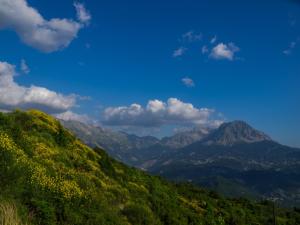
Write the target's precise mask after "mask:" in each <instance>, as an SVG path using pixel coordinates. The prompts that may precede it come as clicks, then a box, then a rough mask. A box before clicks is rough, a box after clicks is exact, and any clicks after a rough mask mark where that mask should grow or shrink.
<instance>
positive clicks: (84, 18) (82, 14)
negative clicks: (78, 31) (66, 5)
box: [74, 2, 92, 24]
mask: <svg viewBox="0 0 300 225" xmlns="http://www.w3.org/2000/svg"><path fill="white" fill-rule="evenodd" d="M74 7H75V8H76V12H77V19H78V20H79V21H80V22H81V23H83V24H89V22H90V20H91V19H92V16H91V14H90V13H89V12H88V11H87V10H86V8H85V6H84V5H83V4H82V3H79V2H74Z"/></svg>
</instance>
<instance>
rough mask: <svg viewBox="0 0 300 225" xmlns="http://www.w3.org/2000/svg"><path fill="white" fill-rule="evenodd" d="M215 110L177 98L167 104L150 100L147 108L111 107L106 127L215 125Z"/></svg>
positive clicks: (106, 114)
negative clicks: (195, 105) (196, 105)
mask: <svg viewBox="0 0 300 225" xmlns="http://www.w3.org/2000/svg"><path fill="white" fill-rule="evenodd" d="M213 114H214V110H213V109H207V108H196V107H194V106H193V105H192V104H190V103H185V102H182V101H180V100H179V99H177V98H169V99H168V101H167V102H162V101H160V100H150V101H149V102H148V104H147V106H146V107H142V106H141V105H139V104H136V103H135V104H132V105H130V106H120V107H109V108H106V109H105V110H104V115H103V116H104V120H103V123H104V124H105V125H110V126H124V127H128V126H129V127H130V126H132V127H145V128H149V127H161V126H164V125H205V126H210V125H211V124H215V121H214V120H212V119H211V117H212V116H213Z"/></svg>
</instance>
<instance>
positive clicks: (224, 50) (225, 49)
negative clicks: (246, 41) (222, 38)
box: [210, 43, 240, 61]
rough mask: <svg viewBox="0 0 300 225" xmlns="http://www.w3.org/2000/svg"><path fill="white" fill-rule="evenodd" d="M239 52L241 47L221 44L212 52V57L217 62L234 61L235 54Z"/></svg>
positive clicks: (232, 44)
mask: <svg viewBox="0 0 300 225" xmlns="http://www.w3.org/2000/svg"><path fill="white" fill-rule="evenodd" d="M239 51H240V49H239V47H237V46H236V45H235V44H234V43H229V44H224V43H219V44H218V45H216V46H215V47H214V48H213V49H212V50H211V53H210V57H211V58H213V59H216V60H221V59H226V60H230V61H232V60H234V59H235V54H236V53H237V52H239Z"/></svg>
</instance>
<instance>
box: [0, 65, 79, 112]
mask: <svg viewBox="0 0 300 225" xmlns="http://www.w3.org/2000/svg"><path fill="white" fill-rule="evenodd" d="M16 75H17V73H16V71H15V66H13V65H11V64H9V63H7V62H1V61H0V109H2V110H13V109H15V108H20V109H30V108H36V109H40V110H43V111H45V112H48V113H61V112H65V111H67V110H69V109H71V108H72V107H74V106H75V104H76V96H75V95H67V96H65V95H62V94H60V93H57V92H54V91H51V90H48V89H46V88H44V87H38V86H34V85H32V86H30V87H24V86H21V85H19V84H17V83H16V82H15V81H14V77H15V76H16Z"/></svg>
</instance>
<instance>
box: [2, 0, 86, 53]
mask: <svg viewBox="0 0 300 225" xmlns="http://www.w3.org/2000/svg"><path fill="white" fill-rule="evenodd" d="M0 5H1V7H0V29H10V30H13V31H15V32H16V33H17V34H18V36H19V37H20V39H21V40H22V41H23V42H24V43H25V44H27V45H29V46H31V47H33V48H36V49H38V50H40V51H42V52H46V53H50V52H54V51H57V50H60V49H63V48H65V47H67V46H69V44H70V43H71V41H72V40H73V39H74V38H76V37H77V34H78V32H79V30H80V29H81V28H83V27H84V25H85V24H87V23H88V22H89V20H90V19H91V16H90V14H89V13H88V12H87V11H86V10H85V8H84V6H83V5H82V4H79V3H76V4H75V8H76V10H77V16H78V19H79V22H78V21H74V20H72V19H58V18H53V19H50V20H46V19H44V18H43V16H42V15H41V14H40V13H39V12H38V11H37V10H36V9H35V8H33V7H30V6H29V5H28V3H27V1H26V0H0Z"/></svg>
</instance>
